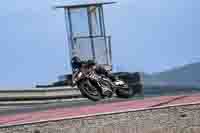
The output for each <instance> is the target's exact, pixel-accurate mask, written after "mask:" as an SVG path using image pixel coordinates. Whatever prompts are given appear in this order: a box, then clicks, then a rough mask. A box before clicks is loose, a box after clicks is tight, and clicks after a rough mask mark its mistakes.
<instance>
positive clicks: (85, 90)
mask: <svg viewBox="0 0 200 133" xmlns="http://www.w3.org/2000/svg"><path fill="white" fill-rule="evenodd" d="M78 88H79V89H80V91H81V94H82V95H83V96H85V97H87V98H88V99H90V100H93V101H99V100H101V99H102V96H101V93H100V92H99V90H98V89H97V88H96V87H94V86H93V85H92V84H91V82H90V81H89V80H88V79H87V80H84V81H81V82H80V83H79V84H78Z"/></svg>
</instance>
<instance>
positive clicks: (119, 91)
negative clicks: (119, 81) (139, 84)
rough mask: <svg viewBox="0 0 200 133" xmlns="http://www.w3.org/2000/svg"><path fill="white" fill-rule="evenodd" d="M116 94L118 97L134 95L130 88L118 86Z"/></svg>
mask: <svg viewBox="0 0 200 133" xmlns="http://www.w3.org/2000/svg"><path fill="white" fill-rule="evenodd" d="M116 95H117V96H118V97H120V98H130V97H132V96H133V95H134V91H133V89H132V88H120V89H117V90H116Z"/></svg>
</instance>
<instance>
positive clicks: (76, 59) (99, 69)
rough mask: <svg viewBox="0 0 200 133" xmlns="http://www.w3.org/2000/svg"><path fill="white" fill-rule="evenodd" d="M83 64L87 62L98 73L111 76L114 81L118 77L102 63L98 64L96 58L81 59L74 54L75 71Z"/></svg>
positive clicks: (73, 64) (73, 66)
mask: <svg viewBox="0 0 200 133" xmlns="http://www.w3.org/2000/svg"><path fill="white" fill-rule="evenodd" d="M82 64H87V65H89V66H92V67H93V68H94V70H95V72H96V73H97V74H103V75H105V76H106V77H108V78H110V79H111V80H112V82H116V81H117V78H116V77H115V76H114V75H113V74H112V73H111V72H110V71H107V70H106V69H105V67H104V66H103V65H101V64H97V63H96V62H95V61H94V60H88V61H81V59H80V58H79V57H78V56H74V57H73V58H72V60H71V65H72V71H73V72H75V71H76V70H77V69H78V68H80V67H81V65H82Z"/></svg>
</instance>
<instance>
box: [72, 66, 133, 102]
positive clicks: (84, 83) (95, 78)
mask: <svg viewBox="0 0 200 133" xmlns="http://www.w3.org/2000/svg"><path fill="white" fill-rule="evenodd" d="M72 82H73V84H74V85H77V87H78V88H79V89H80V92H81V94H82V95H83V96H84V97H87V98H88V99H90V100H93V101H99V100H101V99H104V98H111V97H112V96H113V94H116V95H117V96H118V97H121V98H129V97H131V96H133V95H134V92H133V89H132V88H129V86H128V84H126V83H125V82H124V81H122V80H119V79H118V80H117V81H115V82H112V80H111V79H110V78H108V77H106V76H105V75H103V74H97V73H96V72H95V69H94V66H91V65H87V64H82V65H81V67H80V68H79V69H76V70H75V72H74V74H73V75H72Z"/></svg>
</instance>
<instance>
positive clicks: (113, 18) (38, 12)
mask: <svg viewBox="0 0 200 133" xmlns="http://www.w3.org/2000/svg"><path fill="white" fill-rule="evenodd" d="M117 1H118V4H115V5H112V6H106V7H105V21H106V28H107V33H108V34H110V35H112V48H113V64H114V69H115V70H116V69H117V70H118V71H131V72H133V71H143V72H147V73H152V72H160V71H164V70H167V69H171V68H173V67H176V66H182V65H184V64H188V63H193V62H199V61H200V52H199V51H200V50H199V49H200V45H199V43H200V37H199V35H200V16H199V12H200V1H198V0H165V1H163V0H151V1H150V0H117ZM54 4H55V1H53V0H20V1H19V0H18V1H17V0H4V1H2V2H1V4H0V88H4V87H11V88H12V87H17V88H20V87H33V86H34V85H36V84H37V83H41V84H43V83H44V84H45V83H51V82H52V81H55V80H56V79H57V76H59V75H62V74H64V73H70V71H71V68H70V65H69V59H68V55H69V53H68V49H67V41H66V32H65V25H64V12H63V10H53V9H52V8H51V7H52V6H53V5H54Z"/></svg>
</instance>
